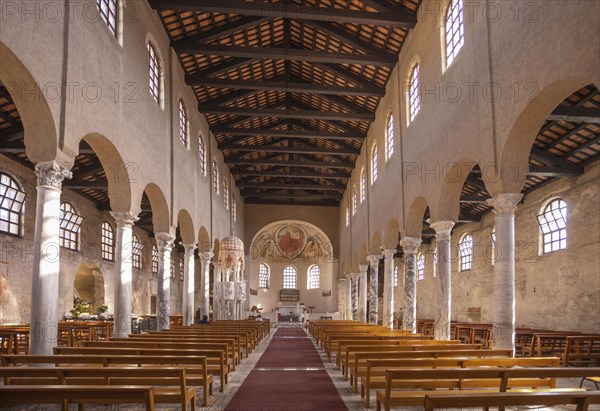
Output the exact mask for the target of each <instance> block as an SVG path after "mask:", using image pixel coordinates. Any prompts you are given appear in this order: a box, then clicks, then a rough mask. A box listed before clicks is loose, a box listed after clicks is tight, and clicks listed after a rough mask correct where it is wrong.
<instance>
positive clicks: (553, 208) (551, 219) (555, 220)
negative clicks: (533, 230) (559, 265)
mask: <svg viewBox="0 0 600 411" xmlns="http://www.w3.org/2000/svg"><path fill="white" fill-rule="evenodd" d="M538 222H539V224H540V229H541V235H542V244H543V250H544V254H548V253H552V252H554V251H559V250H564V249H565V248H567V203H565V202H564V201H563V199H562V198H557V199H555V200H552V201H551V202H550V203H549V204H548V205H547V206H546V207H545V208H544V210H543V211H542V214H540V215H539V216H538Z"/></svg>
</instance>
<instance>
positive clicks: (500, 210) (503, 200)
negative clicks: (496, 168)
mask: <svg viewBox="0 0 600 411" xmlns="http://www.w3.org/2000/svg"><path fill="white" fill-rule="evenodd" d="M522 198H523V194H522V193H500V194H497V195H495V196H494V197H492V198H488V199H487V200H486V201H485V203H486V204H487V205H490V206H492V207H494V209H493V211H494V214H509V215H514V214H515V210H516V209H517V204H519V201H521V199H522Z"/></svg>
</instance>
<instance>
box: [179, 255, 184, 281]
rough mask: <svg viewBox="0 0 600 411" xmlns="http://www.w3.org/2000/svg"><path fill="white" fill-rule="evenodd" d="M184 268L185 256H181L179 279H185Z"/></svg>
mask: <svg viewBox="0 0 600 411" xmlns="http://www.w3.org/2000/svg"><path fill="white" fill-rule="evenodd" d="M183 268H184V265H183V257H179V279H180V280H183V275H184V274H183V271H184V270H183Z"/></svg>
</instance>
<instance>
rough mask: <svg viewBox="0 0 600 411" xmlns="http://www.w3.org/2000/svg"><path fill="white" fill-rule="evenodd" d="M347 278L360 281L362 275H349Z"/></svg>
mask: <svg viewBox="0 0 600 411" xmlns="http://www.w3.org/2000/svg"><path fill="white" fill-rule="evenodd" d="M346 276H347V277H348V278H349V279H351V280H358V279H359V278H360V273H349V274H346Z"/></svg>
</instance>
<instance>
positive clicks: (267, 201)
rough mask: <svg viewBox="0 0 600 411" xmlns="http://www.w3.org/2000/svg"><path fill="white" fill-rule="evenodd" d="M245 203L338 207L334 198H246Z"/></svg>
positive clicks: (337, 202)
mask: <svg viewBox="0 0 600 411" xmlns="http://www.w3.org/2000/svg"><path fill="white" fill-rule="evenodd" d="M245 203H246V204H268V205H296V206H318V207H339V205H340V202H339V201H335V200H317V201H302V200H300V199H291V200H287V201H284V200H278V199H268V198H248V199H246V200H245Z"/></svg>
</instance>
